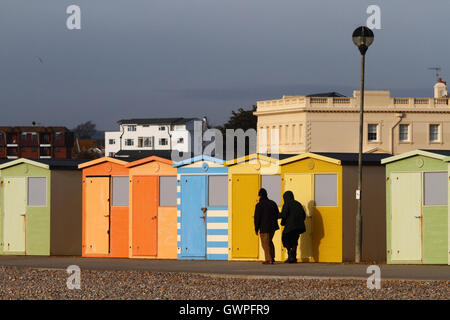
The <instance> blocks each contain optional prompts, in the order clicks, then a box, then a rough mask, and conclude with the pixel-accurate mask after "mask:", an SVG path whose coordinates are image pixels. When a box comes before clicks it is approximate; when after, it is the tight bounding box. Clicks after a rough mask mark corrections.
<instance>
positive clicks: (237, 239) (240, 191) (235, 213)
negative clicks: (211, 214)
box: [231, 174, 259, 259]
mask: <svg viewBox="0 0 450 320" xmlns="http://www.w3.org/2000/svg"><path fill="white" fill-rule="evenodd" d="M232 186H233V190H232V192H233V194H232V197H233V205H232V228H233V230H232V233H231V234H232V238H233V239H232V248H233V249H232V250H233V258H252V259H257V258H258V256H259V239H258V236H257V235H256V234H255V227H254V226H255V224H254V218H253V217H254V214H255V206H256V203H257V202H258V189H259V176H258V175H256V174H235V175H233V181H232Z"/></svg>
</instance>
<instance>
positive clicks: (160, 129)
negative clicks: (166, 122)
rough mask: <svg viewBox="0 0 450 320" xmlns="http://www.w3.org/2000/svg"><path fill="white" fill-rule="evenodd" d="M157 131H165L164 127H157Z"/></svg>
mask: <svg viewBox="0 0 450 320" xmlns="http://www.w3.org/2000/svg"><path fill="white" fill-rule="evenodd" d="M158 131H166V126H159V127H158Z"/></svg>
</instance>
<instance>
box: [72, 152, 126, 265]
mask: <svg viewBox="0 0 450 320" xmlns="http://www.w3.org/2000/svg"><path fill="white" fill-rule="evenodd" d="M129 161H131V160H129ZM129 161H124V160H118V159H114V158H109V157H103V158H99V159H95V160H92V161H88V162H85V163H83V164H81V165H79V168H80V169H82V172H83V211H82V212H83V220H82V221H83V234H82V243H83V246H82V256H83V257H116V258H126V257H128V256H129V212H128V210H129V208H128V203H129V180H128V168H126V167H125V165H126V164H128V162H129Z"/></svg>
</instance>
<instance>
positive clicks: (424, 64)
mask: <svg viewBox="0 0 450 320" xmlns="http://www.w3.org/2000/svg"><path fill="white" fill-rule="evenodd" d="M75 3H76V4H78V5H79V6H80V7H81V15H82V22H81V27H82V29H81V30H74V31H69V30H67V28H66V18H67V14H66V8H67V6H69V5H71V4H74V1H71V0H39V1H28V0H2V1H0V43H1V45H0V108H1V110H2V112H1V114H0V124H1V125H18V124H28V123H31V121H36V122H41V123H44V124H49V125H50V124H61V125H66V126H68V127H74V126H75V125H76V124H77V123H79V122H82V121H86V120H93V121H94V122H95V123H97V126H98V127H99V128H101V129H115V128H116V121H117V119H120V118H124V117H130V116H133V117H151V116H155V117H156V116H158V117H159V116H187V117H190V116H195V117H197V116H199V117H200V116H203V115H206V116H208V118H209V119H210V120H211V122H215V123H221V122H224V121H225V120H226V118H227V117H228V116H229V115H230V113H231V110H233V109H236V108H238V107H246V106H248V107H250V106H251V105H252V104H255V103H256V101H257V100H264V99H277V98H280V97H281V96H282V95H284V94H310V93H317V92H326V91H337V92H341V93H343V94H345V95H351V94H352V91H353V90H354V89H358V86H359V54H358V52H357V50H356V48H355V47H354V45H353V44H352V42H351V33H352V31H353V29H354V28H355V27H356V26H358V25H360V24H364V23H365V21H366V19H367V14H366V8H367V6H368V5H369V4H374V3H373V1H357V0H340V1H335V0H321V1H316V0H314V1H313V0H308V1H298V0H279V1H272V0H246V1H242V0H227V1H225V0H223V1H222V0H221V1H208V0H189V1H186V0H170V1H167V0H148V1H142V0H127V1H125V0H96V1H91V0H78V1H76V2H75ZM379 5H380V7H381V19H382V20H381V25H382V29H381V30H376V31H375V42H374V45H373V46H372V47H371V48H370V49H369V52H368V54H367V77H366V85H367V88H368V89H389V90H391V92H392V95H393V96H431V95H432V85H433V84H434V81H435V79H434V76H433V73H432V72H431V71H430V70H428V69H427V68H428V67H431V66H434V65H439V66H441V67H442V69H443V71H442V73H443V76H444V78H445V77H446V76H447V75H450V74H449V72H450V65H449V61H448V57H449V53H450V45H449V42H448V41H446V40H445V39H446V34H447V32H446V31H445V30H449V29H450V19H448V12H449V9H450V5H449V3H448V1H446V0H434V1H433V2H423V1H409V0H398V1H379ZM37 57H39V58H40V59H41V60H42V62H41V60H39V59H38V58H37Z"/></svg>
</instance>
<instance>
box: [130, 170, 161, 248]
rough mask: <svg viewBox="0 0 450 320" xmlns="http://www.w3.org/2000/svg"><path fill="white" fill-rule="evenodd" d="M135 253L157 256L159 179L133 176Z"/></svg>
mask: <svg viewBox="0 0 450 320" xmlns="http://www.w3.org/2000/svg"><path fill="white" fill-rule="evenodd" d="M132 181H133V221H132V223H133V255H136V256H156V254H157V241H158V240H157V231H158V202H159V186H158V184H159V179H158V177H157V176H147V177H145V176H141V177H133V180H132Z"/></svg>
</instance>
